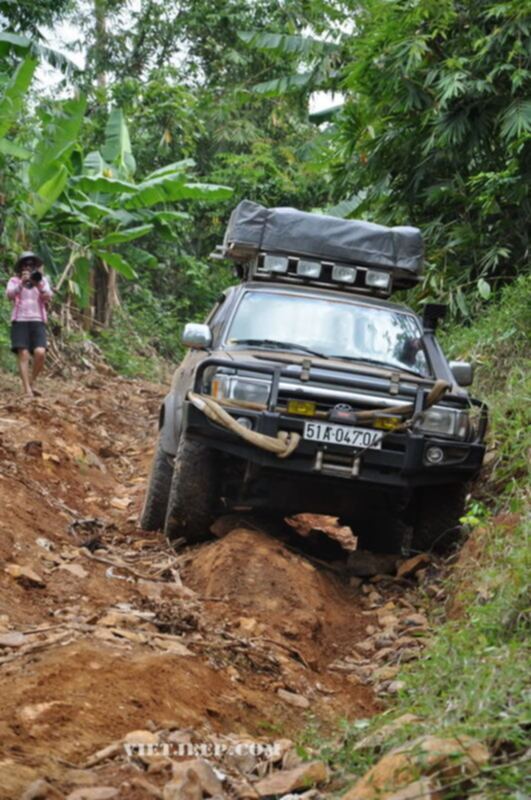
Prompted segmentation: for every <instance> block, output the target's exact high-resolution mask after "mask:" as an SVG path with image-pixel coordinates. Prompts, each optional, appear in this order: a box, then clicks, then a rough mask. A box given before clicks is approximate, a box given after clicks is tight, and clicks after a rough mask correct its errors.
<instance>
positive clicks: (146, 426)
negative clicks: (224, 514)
mask: <svg viewBox="0 0 531 800" xmlns="http://www.w3.org/2000/svg"><path fill="white" fill-rule="evenodd" d="M45 388H46V396H45V397H43V398H39V399H37V400H33V401H32V402H25V401H20V400H19V399H18V398H17V396H16V392H17V390H18V386H17V384H16V382H15V380H14V379H12V378H7V377H5V376H3V377H0V396H1V404H0V798H5V800H13V798H17V797H19V796H20V794H21V793H22V791H23V789H24V788H25V787H26V786H27V785H28V783H29V782H30V781H31V780H33V779H35V778H38V777H42V776H44V775H47V776H48V777H50V778H51V779H54V780H56V781H58V782H59V784H57V785H60V786H61V788H62V790H63V791H68V790H71V789H72V788H73V787H75V786H76V785H77V784H78V782H81V783H82V782H83V781H89V777H90V776H88V774H87V770H83V769H82V770H81V772H80V771H79V770H80V768H81V767H83V765H84V764H85V762H86V761H87V759H88V758H89V757H90V756H91V754H93V753H95V752H96V751H98V750H99V749H100V748H103V747H105V746H106V745H108V744H109V743H111V742H113V741H116V740H119V739H120V738H121V737H123V736H124V735H125V734H127V733H128V732H129V731H132V730H135V729H145V728H150V729H153V730H154V729H160V728H193V729H194V731H196V732H201V731H205V732H207V731H217V732H224V733H237V734H245V733H247V734H250V735H256V736H258V735H265V734H267V732H268V731H271V730H275V731H276V733H277V735H292V736H296V735H297V733H298V732H301V731H302V730H304V728H305V727H306V726H307V725H308V723H309V722H311V723H312V724H313V725H322V726H324V727H325V728H327V729H328V730H330V729H332V728H333V727H334V725H335V724H336V723H337V721H338V719H339V718H340V717H343V718H345V717H346V718H350V719H356V718H360V717H367V716H370V715H371V714H372V713H374V711H375V710H376V709H377V707H378V704H377V702H376V701H375V698H374V696H373V693H372V689H371V688H370V686H368V685H364V684H363V683H361V682H360V681H359V680H358V679H357V678H355V677H354V676H353V675H352V674H348V673H345V672H341V671H338V670H334V669H330V668H329V667H330V665H331V664H332V663H333V662H335V661H336V660H338V659H340V658H341V657H344V656H348V655H349V654H351V653H352V651H353V645H354V644H355V643H356V642H357V641H360V640H361V639H363V638H364V637H365V636H366V632H365V628H366V626H367V624H368V623H370V622H371V614H370V612H368V611H367V610H363V608H365V609H366V607H363V606H362V605H361V603H360V600H359V598H357V597H356V596H355V594H354V592H353V591H352V590H351V589H350V588H349V587H348V586H345V585H344V584H342V583H341V582H340V581H339V579H338V578H337V577H336V576H335V575H334V574H333V573H332V572H331V571H329V570H327V569H321V568H316V567H315V566H314V565H313V564H311V563H309V561H308V560H306V559H305V558H304V557H303V556H301V555H299V554H296V553H293V552H291V551H290V550H288V549H287V548H286V547H285V545H283V544H281V543H280V542H278V541H277V540H275V539H274V538H271V537H269V536H266V535H264V534H260V533H257V532H251V531H249V530H246V529H239V530H235V531H233V532H231V533H229V534H228V535H227V536H225V537H224V538H221V539H219V540H217V541H212V542H210V543H207V544H205V545H203V546H201V547H199V548H195V549H194V550H191V551H188V552H186V553H184V554H183V555H179V554H175V552H174V551H173V550H172V549H171V548H169V547H168V545H167V544H166V543H165V541H164V539H163V537H162V535H160V534H146V533H143V532H142V531H140V530H138V527H137V523H136V519H137V515H138V511H139V508H140V504H141V499H142V491H143V488H144V485H145V477H146V472H147V469H148V466H149V462H150V458H151V452H152V448H153V443H154V437H155V431H156V418H157V412H158V406H159V402H160V398H161V397H162V395H163V393H164V388H163V387H161V386H158V385H154V384H149V383H146V382H142V381H131V380H125V379H120V378H117V377H116V376H111V375H108V374H100V373H96V372H93V373H91V374H90V375H88V374H87V373H79V374H78V375H76V376H75V377H74V378H73V379H71V380H69V381H68V382H65V381H51V380H48V381H47V382H46V384H45ZM84 545H85V546H84ZM21 570H22V573H21ZM27 570H31V571H32V572H29V573H28V572H27ZM181 578H182V583H181ZM109 615H110V616H109ZM113 615H114V616H113ZM120 615H122V616H121V617H120ZM17 633H18V634H23V636H22V637H19V638H20V641H18V640H17V637H16V636H13V634H17ZM6 636H7V638H5V637H6ZM2 637H4V638H2ZM2 642H3V644H2ZM17 642H18V643H17ZM279 689H284V690H288V691H291V692H294V693H297V694H298V695H302V696H304V697H305V698H306V699H307V700H308V701H309V703H308V707H307V708H306V709H301V708H298V707H295V706H293V705H290V703H289V702H286V701H285V700H283V699H282V698H281V696H279V695H278V694H277V692H278V690H279ZM113 769H118V767H116V768H114V767H113V766H112V764H109V765H104V766H103V767H102V768H101V770H100V772H99V773H98V781H100V782H101V781H102V780H103V779H105V780H107V782H109V781H111V782H112V781H115V779H116V782H113V784H112V785H120V781H122V780H123V778H124V775H125V774H126V772H124V767H120V770H121V771H120V775H119V776H118V777H119V780H118V777H117V773H116V774H115V773H113ZM89 782H90V781H89ZM142 796H144V795H142V794H135V792H134V791H133V790H131V789H130V788H129V789H128V790H127V792H126V793H124V794H122V793H120V794H119V797H120V798H126V797H127V798H129V799H130V800H134V798H136V797H139V798H140V797H142Z"/></svg>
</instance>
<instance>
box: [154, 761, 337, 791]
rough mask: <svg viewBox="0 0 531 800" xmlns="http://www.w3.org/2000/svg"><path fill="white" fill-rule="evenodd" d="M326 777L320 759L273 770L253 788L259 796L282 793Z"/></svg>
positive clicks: (323, 781)
mask: <svg viewBox="0 0 531 800" xmlns="http://www.w3.org/2000/svg"><path fill="white" fill-rule="evenodd" d="M328 777H329V773H328V767H327V766H326V764H324V763H323V762H322V761H309V762H307V763H306V764H302V766H300V767H295V769H290V770H285V771H283V772H275V773H273V774H272V775H269V776H268V777H267V778H263V780H261V781H258V783H255V785H254V788H255V789H256V791H257V792H258V794H259V796H260V797H269V795H284V794H287V793H288V792H293V791H295V790H296V789H308V788H310V787H312V786H315V785H316V784H320V783H326V781H327V780H328ZM164 800H166V798H165V799H164Z"/></svg>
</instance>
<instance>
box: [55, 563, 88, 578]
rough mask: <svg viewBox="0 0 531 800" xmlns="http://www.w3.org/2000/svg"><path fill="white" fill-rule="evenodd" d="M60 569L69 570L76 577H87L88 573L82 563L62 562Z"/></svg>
mask: <svg viewBox="0 0 531 800" xmlns="http://www.w3.org/2000/svg"><path fill="white" fill-rule="evenodd" d="M59 569H64V570H65V571H66V572H69V573H70V574H71V575H73V576H74V578H86V577H87V575H88V572H87V570H86V569H84V568H83V567H82V566H81V564H60V566H59Z"/></svg>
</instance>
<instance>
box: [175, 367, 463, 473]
mask: <svg viewBox="0 0 531 800" xmlns="http://www.w3.org/2000/svg"><path fill="white" fill-rule="evenodd" d="M450 388H451V386H450V384H449V383H447V381H443V380H437V381H435V383H434V384H433V387H432V388H431V389H430V392H429V394H428V396H427V397H426V404H425V406H424V408H423V409H422V411H421V412H420V413H419V414H415V413H414V411H415V405H414V403H409V404H408V405H407V406H386V407H383V408H374V409H371V410H370V411H359V412H356V420H359V421H360V422H369V421H370V420H372V419H375V418H376V417H378V416H381V415H382V414H395V415H397V416H406V417H407V416H409V419H405V420H404V421H403V422H402V423H401V424H399V425H397V426H396V427H395V428H393V429H391V430H388V431H386V432H385V433H384V434H383V435H384V436H388V435H389V434H391V433H394V432H395V431H400V430H405V429H406V428H410V427H411V426H412V425H413V424H414V422H415V421H416V420H417V418H418V417H419V416H421V414H422V412H423V411H426V409H428V408H430V407H431V406H433V405H434V404H435V403H437V402H438V401H439V400H440V399H441V398H442V397H443V395H444V394H445V393H446V392H447V391H448V389H450ZM188 399H189V401H190V402H191V403H192V405H193V406H195V408H197V409H198V410H199V411H201V412H202V413H203V414H205V416H207V417H208V418H209V419H211V420H212V422H215V423H217V424H218V425H221V427H223V428H226V429H227V430H230V431H232V432H233V433H235V434H237V435H238V436H241V438H242V439H245V441H247V442H249V443H250V444H253V445H255V447H260V448H262V450H267V451H268V452H270V453H274V454H275V455H276V456H277V458H288V456H290V455H291V454H292V453H293V452H294V451H295V450H296V449H297V447H298V444H299V442H300V440H301V436H300V434H299V433H296V432H295V431H279V432H278V433H277V435H276V437H275V436H268V435H267V434H265V433H258V432H257V431H253V430H249V428H246V427H245V425H242V424H241V423H240V422H238V421H237V420H235V419H234V417H232V416H231V415H230V414H229V413H228V411H226V410H225V409H224V408H223V406H222V405H220V403H218V402H217V401H216V400H214V398H213V397H211V396H210V395H206V394H198V393H197V392H188ZM367 449H368V448H364V449H363V450H361V451H360V452H359V453H358V452H357V453H356V455H357V456H359V455H360V454H361V453H363V452H365V450H367Z"/></svg>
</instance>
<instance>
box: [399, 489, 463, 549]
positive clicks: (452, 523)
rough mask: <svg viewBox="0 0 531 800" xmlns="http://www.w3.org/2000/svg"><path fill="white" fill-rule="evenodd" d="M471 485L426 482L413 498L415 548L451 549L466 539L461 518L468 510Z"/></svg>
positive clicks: (413, 540) (413, 538) (413, 542)
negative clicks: (439, 484)
mask: <svg viewBox="0 0 531 800" xmlns="http://www.w3.org/2000/svg"><path fill="white" fill-rule="evenodd" d="M466 494H467V487H466V485H465V484H462V483H449V484H446V485H443V486H423V487H421V488H419V489H418V490H417V495H416V497H415V499H414V500H413V520H414V521H413V537H412V541H411V545H412V548H413V549H414V550H416V551H420V552H423V551H427V550H429V551H432V552H434V553H439V554H441V555H443V554H445V553H449V552H450V551H451V550H453V549H454V548H455V547H457V545H458V544H460V542H461V541H462V540H463V526H462V524H461V522H460V519H461V517H462V516H463V513H464V510H465V500H466Z"/></svg>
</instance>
